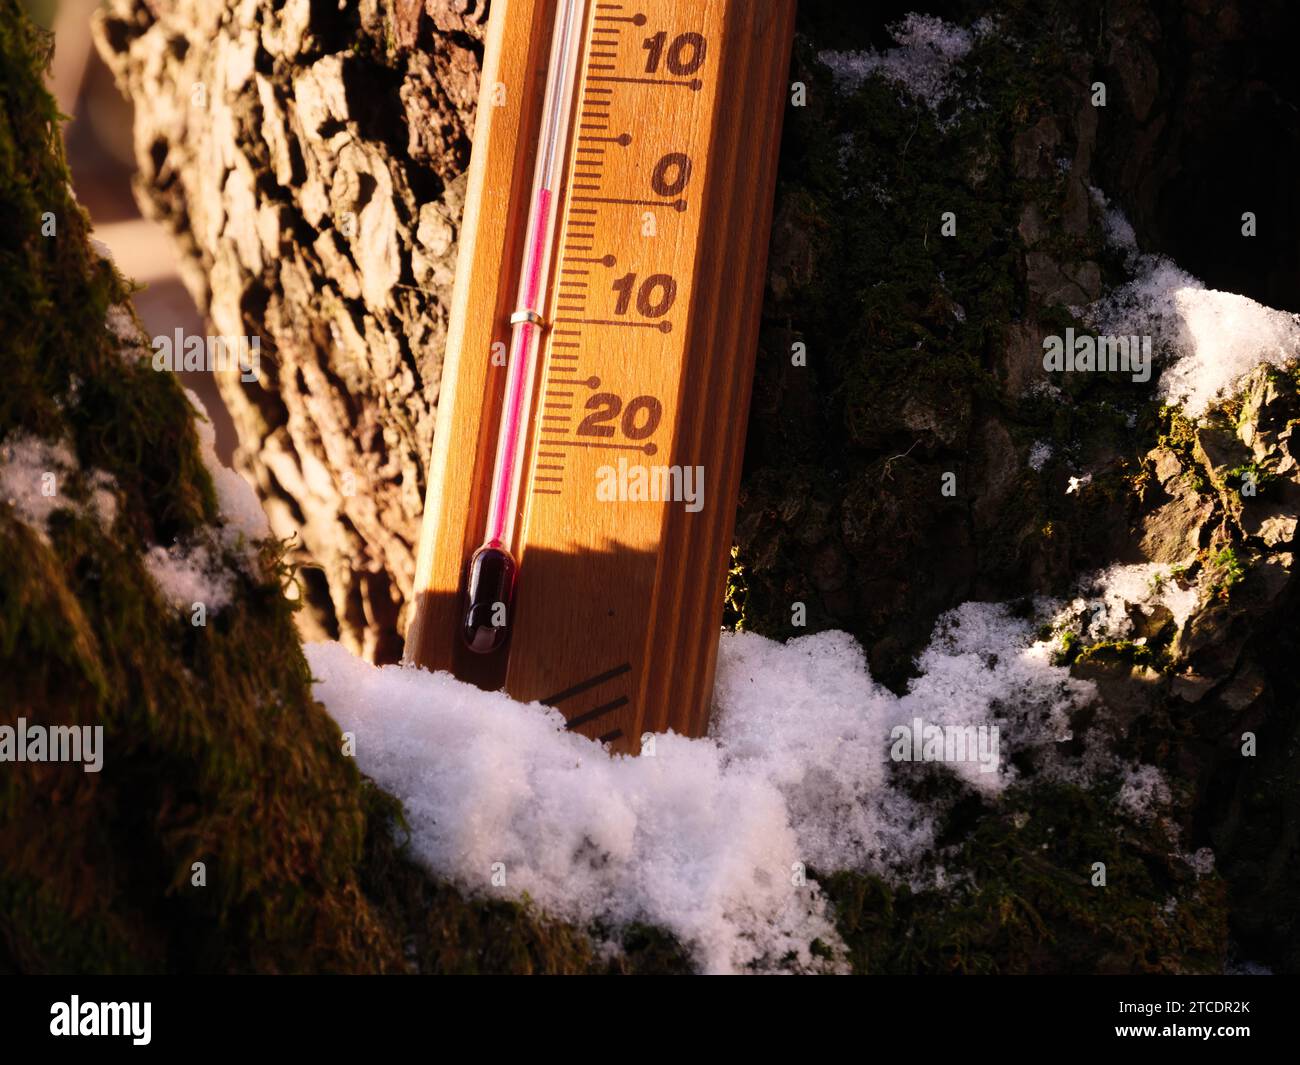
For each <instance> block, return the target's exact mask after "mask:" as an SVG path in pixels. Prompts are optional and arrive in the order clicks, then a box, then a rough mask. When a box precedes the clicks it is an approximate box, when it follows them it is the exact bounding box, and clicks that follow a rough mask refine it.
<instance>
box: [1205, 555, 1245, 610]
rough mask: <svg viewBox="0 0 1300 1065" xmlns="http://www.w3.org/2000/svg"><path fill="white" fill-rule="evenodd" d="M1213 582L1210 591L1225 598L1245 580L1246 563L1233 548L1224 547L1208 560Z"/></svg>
mask: <svg viewBox="0 0 1300 1065" xmlns="http://www.w3.org/2000/svg"><path fill="white" fill-rule="evenodd" d="M1210 565H1211V567H1212V568H1213V572H1214V580H1213V582H1212V583H1211V584H1210V591H1211V593H1213V594H1215V595H1219V596H1222V597H1224V598H1226V597H1227V596H1228V593H1229V592H1230V591H1231V590H1232V589H1233V588H1234V587H1235V586H1236V585H1238V584H1240V583H1241V582H1242V581H1243V580H1245V579H1246V563H1245V562H1244V561H1243V560H1242V558H1241V556H1240V555H1238V554H1237V550H1236V548H1234V547H1225V548H1223V549H1222V550H1221V551H1219V552H1218V553H1217V554H1216V555H1214V556H1213V557H1212V558H1211V559H1210Z"/></svg>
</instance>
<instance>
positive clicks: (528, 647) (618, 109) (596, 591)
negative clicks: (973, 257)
mask: <svg viewBox="0 0 1300 1065" xmlns="http://www.w3.org/2000/svg"><path fill="white" fill-rule="evenodd" d="M793 25H794V0H641V2H635V0H621V2H617V3H606V2H604V0H494V3H493V5H492V10H491V15H490V18H489V24H488V39H487V45H486V50H485V55H484V64H483V75H482V76H483V84H482V90H481V97H480V105H479V113H478V118H477V124H476V128H475V137H474V151H473V156H472V159H471V164H470V173H469V185H468V189H467V193H466V206H465V217H464V221H463V224H462V229H461V238H460V253H459V260H458V264H457V280H456V287H455V291H454V295H453V303H452V310H451V319H450V324H449V329H448V339H447V347H446V353H445V358H444V362H443V379H442V386H441V390H440V395H439V404H438V420H437V425H436V428H435V438H434V448H433V455H432V459H431V463H430V475H429V488H428V494H427V497H426V505H425V517H424V523H423V527H422V532H421V543H420V550H419V561H418V564H417V571H416V581H415V589H416V597H415V602H414V604H413V608H412V612H411V614H410V622H409V626H408V631H407V648H406V658H407V661H408V662H409V663H411V664H414V665H418V666H422V667H425V668H429V669H444V670H448V671H450V672H452V673H454V674H456V675H457V676H459V677H461V678H462V679H465V680H468V681H472V682H473V683H476V684H479V685H480V686H482V687H485V688H489V689H496V688H503V689H504V690H505V691H507V692H509V693H510V694H511V695H512V696H513V697H515V698H516V699H520V700H525V701H527V700H538V701H540V702H543V703H546V704H547V705H550V706H554V707H555V708H557V709H558V710H560V712H561V713H562V714H563V715H564V717H565V720H566V722H567V727H568V728H570V729H572V730H574V731H577V732H581V733H583V734H584V735H588V736H591V737H592V738H595V739H598V740H601V741H602V742H605V743H607V744H609V745H610V746H611V748H612V749H614V750H616V751H624V752H635V751H638V750H639V749H640V746H641V742H642V737H643V736H646V735H651V734H654V733H657V732H662V731H664V730H666V729H670V728H671V729H673V730H675V731H677V732H680V733H685V734H687V735H700V734H702V733H703V732H704V731H705V729H706V727H707V721H708V710H709V702H710V696H711V692H712V684H713V671H714V665H715V661H716V654H717V643H718V632H719V627H720V624H721V617H722V599H723V586H724V581H725V575H726V571H727V567H728V562H729V558H730V549H731V536H732V532H733V529H734V523H735V508H736V496H737V492H738V488H739V481H740V469H741V460H742V458H743V448H744V436H745V423H746V418H747V414H748V407H749V393H750V386H751V383H752V375H753V365H754V357H755V352H756V350H757V346H758V327H759V314H760V310H761V302H762V291H763V281H764V276H765V272H766V259H767V245H768V239H769V233H770V226H771V213H772V199H773V195H774V186H775V178H776V161H777V154H778V149H779V143H780V129H781V123H782V119H783V116H784V111H785V107H786V106H787V101H788V97H789V85H788V82H787V73H788V68H789V61H790V47H791V41H792V36H793Z"/></svg>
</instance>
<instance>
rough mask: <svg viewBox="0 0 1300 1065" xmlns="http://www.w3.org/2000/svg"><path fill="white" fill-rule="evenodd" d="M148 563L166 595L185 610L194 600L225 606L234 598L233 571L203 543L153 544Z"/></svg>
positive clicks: (213, 606) (208, 605)
mask: <svg viewBox="0 0 1300 1065" xmlns="http://www.w3.org/2000/svg"><path fill="white" fill-rule="evenodd" d="M144 567H145V569H146V570H148V571H149V575H150V576H151V577H153V579H154V583H155V584H156V585H158V590H159V591H160V592H161V593H162V595H163V598H164V599H166V600H167V601H168V602H169V603H171V604H172V605H173V606H176V607H179V608H180V609H181V610H189V609H190V606H191V605H192V604H194V603H202V604H203V605H204V606H205V607H206V608H207V609H208V610H213V611H215V610H221V609H222V608H223V607H227V606H229V605H230V602H231V600H232V599H233V598H234V577H233V574H231V573H230V571H229V570H227V569H226V568H225V567H224V565H223V563H222V562H221V560H220V559H219V558H217V557H215V555H214V554H213V552H212V551H211V550H210V549H209V548H208V547H207V546H206V545H204V544H202V543H195V544H190V545H187V546H182V545H180V544H175V545H173V546H172V547H170V548H167V547H157V546H155V547H151V548H149V550H148V551H146V552H145V555H144Z"/></svg>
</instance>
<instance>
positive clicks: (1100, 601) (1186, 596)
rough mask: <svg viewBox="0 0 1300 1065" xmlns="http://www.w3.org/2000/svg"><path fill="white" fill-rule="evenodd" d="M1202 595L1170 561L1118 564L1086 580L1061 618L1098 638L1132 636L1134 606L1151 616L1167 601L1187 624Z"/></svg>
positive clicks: (1074, 628)
mask: <svg viewBox="0 0 1300 1065" xmlns="http://www.w3.org/2000/svg"><path fill="white" fill-rule="evenodd" d="M1193 557H1195V556H1193ZM1198 599H1199V592H1198V591H1197V589H1196V587H1195V586H1189V587H1187V588H1184V587H1183V586H1182V585H1181V584H1180V583H1179V582H1178V581H1177V580H1175V579H1174V577H1173V573H1172V570H1171V569H1170V567H1169V566H1162V565H1160V564H1159V563H1155V562H1140V563H1137V564H1134V565H1114V566H1109V567H1107V568H1106V569H1103V570H1100V571H1098V572H1096V573H1093V574H1090V575H1088V576H1087V577H1085V578H1083V579H1082V580H1080V581H1079V583H1078V595H1077V596H1076V598H1075V599H1074V600H1073V601H1072V602H1071V603H1070V605H1069V606H1068V607H1066V608H1065V609H1063V610H1062V611H1060V612H1059V613H1058V614H1057V616H1056V618H1055V624H1056V625H1057V627H1064V628H1069V629H1071V630H1072V631H1075V632H1077V633H1078V634H1079V635H1080V636H1081V637H1083V638H1084V639H1086V640H1088V641H1089V642H1092V643H1095V642H1097V641H1099V640H1107V639H1127V638H1128V637H1129V636H1130V635H1131V634H1132V632H1133V628H1134V626H1133V620H1132V617H1131V616H1130V614H1129V608H1130V607H1134V608H1136V609H1138V610H1140V611H1141V612H1142V613H1144V614H1146V615H1147V616H1150V615H1151V614H1152V613H1153V611H1154V610H1155V608H1156V607H1157V606H1163V607H1165V608H1166V609H1168V610H1169V612H1170V613H1171V614H1173V616H1174V625H1175V626H1176V627H1177V628H1179V629H1181V628H1182V627H1183V624H1184V623H1185V622H1186V621H1187V619H1188V618H1189V617H1190V616H1191V614H1192V611H1193V610H1195V609H1196V604H1197V601H1198Z"/></svg>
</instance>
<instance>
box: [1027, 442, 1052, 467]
mask: <svg viewBox="0 0 1300 1065" xmlns="http://www.w3.org/2000/svg"><path fill="white" fill-rule="evenodd" d="M1051 457H1052V445H1051V444H1049V443H1048V442H1047V441H1046V440H1035V441H1034V443H1033V446H1032V447H1031V448H1030V449H1029V468H1030V469H1031V470H1035V471H1038V470H1041V469H1042V468H1043V467H1044V466H1046V465H1047V460H1048V459H1050V458H1051Z"/></svg>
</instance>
